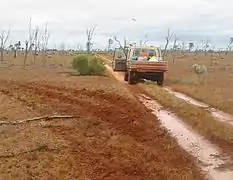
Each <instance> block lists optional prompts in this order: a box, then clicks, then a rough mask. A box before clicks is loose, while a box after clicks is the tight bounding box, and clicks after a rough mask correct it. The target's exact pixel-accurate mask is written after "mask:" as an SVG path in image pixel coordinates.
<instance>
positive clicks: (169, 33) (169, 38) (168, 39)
mask: <svg viewBox="0 0 233 180" xmlns="http://www.w3.org/2000/svg"><path fill="white" fill-rule="evenodd" d="M173 34H174V33H173V32H171V29H170V28H169V29H168V31H167V35H166V37H165V40H166V44H165V47H164V51H163V55H162V56H163V59H165V56H166V55H167V47H168V45H169V43H170V41H171V39H172V37H173Z"/></svg>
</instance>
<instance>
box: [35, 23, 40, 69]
mask: <svg viewBox="0 0 233 180" xmlns="http://www.w3.org/2000/svg"><path fill="white" fill-rule="evenodd" d="M34 37H35V39H34V53H33V63H34V64H35V63H36V55H37V53H38V50H39V48H40V37H39V28H38V27H36V29H35V36H34Z"/></svg>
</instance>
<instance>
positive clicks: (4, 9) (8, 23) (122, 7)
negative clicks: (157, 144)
mask: <svg viewBox="0 0 233 180" xmlns="http://www.w3.org/2000/svg"><path fill="white" fill-rule="evenodd" d="M232 5H233V2H232V1H231V0H222V1H217V0H211V1H210V0H189V1H185V0H176V1H170V0H163V1H154V0H144V1H131V0H128V1H126V0H117V1H109V0H98V1H95V0H85V1H77V0H66V1H64V0H56V1H55V0H40V1H35V0H21V1H18V0H9V1H7V0H3V3H2V4H1V6H0V25H1V26H0V30H2V29H7V28H8V27H11V29H12V31H11V36H10V40H11V41H17V40H21V41H24V40H25V39H26V38H27V36H28V35H27V32H28V20H29V17H30V16H31V17H32V25H33V27H34V28H35V27H36V26H39V27H40V29H43V27H44V24H45V21H48V27H49V30H50V33H51V38H50V43H49V45H50V46H54V44H57V46H58V44H61V43H63V42H64V43H66V44H67V47H77V45H78V44H81V45H82V46H83V47H85V40H86V35H85V31H86V29H87V28H89V27H92V26H93V25H94V24H98V26H97V29H96V36H95V37H94V38H93V41H94V42H95V47H101V48H105V47H106V46H107V39H108V38H109V37H113V36H117V37H119V38H120V39H122V38H124V37H126V38H127V39H128V40H129V41H136V42H139V41H140V40H141V39H143V38H144V36H145V34H148V39H149V42H150V43H156V44H159V45H161V46H162V45H163V44H164V37H165V36H166V33H167V29H168V28H171V29H172V31H174V32H175V33H176V34H177V36H178V37H179V38H180V39H182V40H186V41H190V40H193V41H196V42H200V41H201V40H203V39H205V38H209V39H211V42H212V43H213V44H215V45H216V46H223V45H224V44H226V43H227V42H228V40H229V37H230V36H233V24H231V23H229V22H231V20H232V18H233V15H232V13H231V7H232ZM132 18H135V19H136V20H137V21H136V22H135V21H132Z"/></svg>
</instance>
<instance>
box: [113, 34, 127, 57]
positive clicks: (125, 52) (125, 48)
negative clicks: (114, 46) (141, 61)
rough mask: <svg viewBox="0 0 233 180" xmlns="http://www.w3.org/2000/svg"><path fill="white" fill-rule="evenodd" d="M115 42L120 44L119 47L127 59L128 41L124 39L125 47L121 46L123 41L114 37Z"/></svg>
mask: <svg viewBox="0 0 233 180" xmlns="http://www.w3.org/2000/svg"><path fill="white" fill-rule="evenodd" d="M114 39H115V41H116V42H117V43H118V45H119V47H120V48H121V49H122V50H123V52H124V54H125V57H127V48H128V46H127V40H126V38H124V45H122V44H121V41H120V40H119V39H117V37H114Z"/></svg>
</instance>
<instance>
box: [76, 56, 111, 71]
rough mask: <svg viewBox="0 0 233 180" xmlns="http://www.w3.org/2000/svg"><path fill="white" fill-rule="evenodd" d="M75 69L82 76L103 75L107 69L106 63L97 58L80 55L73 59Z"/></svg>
mask: <svg viewBox="0 0 233 180" xmlns="http://www.w3.org/2000/svg"><path fill="white" fill-rule="evenodd" d="M72 66H73V69H74V70H76V71H78V72H79V73H80V75H91V74H96V75H101V74H103V73H104V72H105V70H106V68H105V66H104V62H103V61H102V60H101V59H99V58H98V57H96V56H92V55H78V56H76V57H75V58H74V59H73V62H72Z"/></svg>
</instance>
